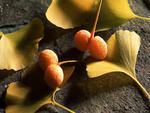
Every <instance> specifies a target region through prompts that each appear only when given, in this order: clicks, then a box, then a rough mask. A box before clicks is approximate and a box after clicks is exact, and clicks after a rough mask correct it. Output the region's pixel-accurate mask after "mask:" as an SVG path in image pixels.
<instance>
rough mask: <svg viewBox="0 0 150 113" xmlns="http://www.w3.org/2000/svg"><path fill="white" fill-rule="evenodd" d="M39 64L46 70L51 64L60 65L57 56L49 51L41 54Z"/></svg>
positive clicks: (46, 50)
mask: <svg viewBox="0 0 150 113" xmlns="http://www.w3.org/2000/svg"><path fill="white" fill-rule="evenodd" d="M39 64H40V66H41V67H42V69H43V70H45V69H46V68H47V67H48V66H49V65H51V64H58V57H57V54H56V53H55V52H54V51H52V50H49V49H45V50H43V51H42V52H41V53H40V54H39Z"/></svg>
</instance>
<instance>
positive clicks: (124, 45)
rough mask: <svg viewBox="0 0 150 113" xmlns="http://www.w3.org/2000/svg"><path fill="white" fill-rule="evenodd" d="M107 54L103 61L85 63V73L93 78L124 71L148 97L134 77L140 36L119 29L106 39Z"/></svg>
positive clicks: (148, 96) (149, 97) (147, 95)
mask: <svg viewBox="0 0 150 113" xmlns="http://www.w3.org/2000/svg"><path fill="white" fill-rule="evenodd" d="M107 44H108V55H107V58H106V59H105V60H104V61H96V62H91V63H89V64H87V69H86V70H87V73H88V76H89V77H90V78H95V77H99V76H103V75H107V74H111V73H120V72H121V73H124V74H125V75H127V76H129V77H130V78H131V79H133V80H134V81H135V82H136V83H137V85H138V86H139V87H140V88H141V90H142V91H143V93H144V94H145V96H146V97H147V98H148V99H150V95H149V93H148V92H147V91H146V90H145V88H144V87H143V86H142V85H141V84H140V83H139V81H138V80H137V78H136V73H135V64H136V59H137V54H138V51H139V47H140V37H139V35H137V34H136V33H135V32H130V31H127V30H125V31H123V30H119V31H117V32H116V33H115V34H113V35H112V36H111V37H110V39H109V40H108V41H107Z"/></svg>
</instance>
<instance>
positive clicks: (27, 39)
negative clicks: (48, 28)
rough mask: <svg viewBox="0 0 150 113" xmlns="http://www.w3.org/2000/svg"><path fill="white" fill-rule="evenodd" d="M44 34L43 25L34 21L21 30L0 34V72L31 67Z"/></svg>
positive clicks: (37, 20)
mask: <svg viewBox="0 0 150 113" xmlns="http://www.w3.org/2000/svg"><path fill="white" fill-rule="evenodd" d="M43 34H44V27H43V23H42V22H41V20H40V19H37V18H36V19H33V20H32V22H31V23H29V24H28V25H26V26H25V27H23V28H21V29H20V30H18V31H16V32H13V33H8V34H3V33H2V32H1V33H0V70H3V69H6V70H11V69H13V70H15V71H16V70H20V69H22V68H25V67H26V66H27V65H29V64H30V63H31V62H32V60H33V57H34V55H35V54H36V52H37V49H38V42H39V41H40V40H41V38H42V37H43Z"/></svg>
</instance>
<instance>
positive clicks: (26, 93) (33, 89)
mask: <svg viewBox="0 0 150 113" xmlns="http://www.w3.org/2000/svg"><path fill="white" fill-rule="evenodd" d="M73 70H74V66H69V67H68V66H63V71H64V76H65V78H66V77H67V76H70V75H71V74H72V72H73ZM56 91H57V90H56ZM53 96H55V92H54V89H51V88H49V87H48V86H47V85H46V83H45V81H44V72H43V71H42V70H41V69H40V68H39V66H38V65H37V63H35V64H32V65H30V67H29V68H28V69H26V70H25V71H24V72H23V73H22V78H21V81H20V82H15V83H11V84H10V85H9V87H8V89H7V94H6V104H7V106H6V113H35V112H36V111H37V110H39V109H40V108H41V107H42V106H43V105H47V104H53V105H56V106H58V107H61V108H63V109H66V110H68V108H66V107H64V106H62V105H60V104H59V103H57V102H56V101H54V97H53Z"/></svg>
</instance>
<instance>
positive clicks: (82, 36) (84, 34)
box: [74, 30, 91, 51]
mask: <svg viewBox="0 0 150 113" xmlns="http://www.w3.org/2000/svg"><path fill="white" fill-rule="evenodd" d="M90 35H91V33H90V32H89V31H87V30H80V31H78V32H77V33H76V34H75V37H74V42H75V46H76V48H78V49H79V50H80V51H85V50H86V49H87V45H88V40H89V38H90Z"/></svg>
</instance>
